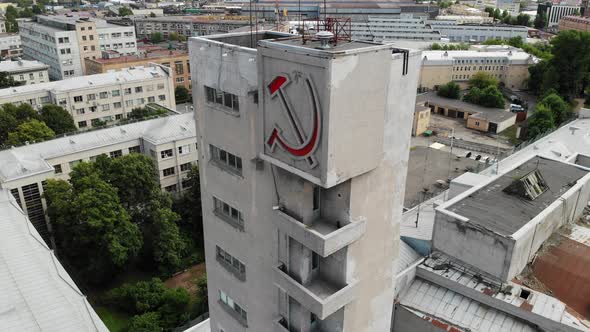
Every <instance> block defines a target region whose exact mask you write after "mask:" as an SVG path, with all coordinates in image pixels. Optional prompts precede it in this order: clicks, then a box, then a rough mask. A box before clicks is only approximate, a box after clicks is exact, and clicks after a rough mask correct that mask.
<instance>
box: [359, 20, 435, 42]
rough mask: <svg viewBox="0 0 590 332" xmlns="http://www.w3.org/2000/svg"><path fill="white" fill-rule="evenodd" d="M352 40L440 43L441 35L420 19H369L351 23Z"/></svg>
mask: <svg viewBox="0 0 590 332" xmlns="http://www.w3.org/2000/svg"><path fill="white" fill-rule="evenodd" d="M351 33H352V36H353V38H355V39H360V40H371V41H388V40H421V41H440V40H441V34H440V32H438V31H435V30H434V29H433V28H432V27H430V26H428V25H426V24H425V23H424V20H423V19H421V18H414V17H411V16H402V17H400V18H388V17H369V18H368V19H367V21H365V22H361V21H359V22H352V23H351Z"/></svg>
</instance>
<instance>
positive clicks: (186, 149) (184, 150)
mask: <svg viewBox="0 0 590 332" xmlns="http://www.w3.org/2000/svg"><path fill="white" fill-rule="evenodd" d="M190 152H191V146H190V145H188V144H187V145H182V146H179V147H178V154H179V155H183V154H188V153H190Z"/></svg>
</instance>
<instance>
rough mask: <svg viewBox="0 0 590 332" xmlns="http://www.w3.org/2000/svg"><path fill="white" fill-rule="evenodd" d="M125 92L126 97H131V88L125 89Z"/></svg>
mask: <svg viewBox="0 0 590 332" xmlns="http://www.w3.org/2000/svg"><path fill="white" fill-rule="evenodd" d="M123 91H124V92H125V94H126V95H130V94H131V88H125V90H123Z"/></svg>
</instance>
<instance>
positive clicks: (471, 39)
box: [426, 20, 528, 43]
mask: <svg viewBox="0 0 590 332" xmlns="http://www.w3.org/2000/svg"><path fill="white" fill-rule="evenodd" d="M426 24H429V25H430V26H431V27H432V29H434V30H435V31H438V32H440V34H441V37H442V38H446V39H448V40H449V41H451V42H466V43H478V42H484V41H486V40H489V39H503V40H508V39H510V38H513V37H521V38H522V39H523V40H525V39H526V38H527V36H528V28H527V27H525V26H519V25H506V24H460V23H458V22H457V21H441V20H429V21H426Z"/></svg>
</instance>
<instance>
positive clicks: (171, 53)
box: [88, 49, 188, 64]
mask: <svg viewBox="0 0 590 332" xmlns="http://www.w3.org/2000/svg"><path fill="white" fill-rule="evenodd" d="M178 56H186V57H188V52H187V51H177V50H165V49H159V50H150V51H148V52H145V53H143V52H142V54H141V55H140V54H137V55H124V56H120V57H116V58H110V59H104V58H100V59H88V60H89V61H92V62H97V63H101V64H113V63H125V62H131V63H133V62H145V61H149V60H150V59H152V60H153V59H161V58H164V59H165V58H169V57H178Z"/></svg>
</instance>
